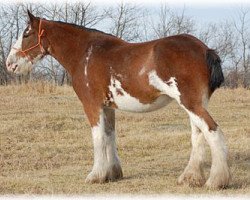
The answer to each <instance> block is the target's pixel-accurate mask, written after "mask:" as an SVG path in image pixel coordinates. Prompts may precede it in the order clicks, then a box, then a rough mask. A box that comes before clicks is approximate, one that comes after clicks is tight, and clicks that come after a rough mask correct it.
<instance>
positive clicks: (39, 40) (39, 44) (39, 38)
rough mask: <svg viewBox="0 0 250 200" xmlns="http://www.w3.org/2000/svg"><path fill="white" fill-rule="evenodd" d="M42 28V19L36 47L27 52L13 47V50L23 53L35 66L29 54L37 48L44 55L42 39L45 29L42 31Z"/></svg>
mask: <svg viewBox="0 0 250 200" xmlns="http://www.w3.org/2000/svg"><path fill="white" fill-rule="evenodd" d="M41 26H42V19H40V21H39V29H38V35H37V38H38V42H37V44H36V45H34V46H32V47H30V48H28V49H25V50H22V48H20V49H17V48H15V47H12V48H13V49H15V50H17V51H18V52H21V53H22V54H23V55H24V56H25V57H27V58H28V59H29V60H30V62H31V63H32V64H33V62H32V60H31V59H30V57H29V56H28V54H27V52H29V51H30V50H32V49H34V48H36V47H39V48H40V51H41V52H42V54H43V53H44V48H43V46H42V44H41V37H42V36H43V33H44V29H41Z"/></svg>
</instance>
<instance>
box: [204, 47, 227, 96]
mask: <svg viewBox="0 0 250 200" xmlns="http://www.w3.org/2000/svg"><path fill="white" fill-rule="evenodd" d="M206 56H207V66H208V69H209V71H210V79H209V88H210V91H211V93H213V92H214V90H215V89H216V88H219V87H220V85H221V84H222V83H223V81H224V76H223V72H222V68H221V59H220V57H219V56H218V55H217V54H216V52H215V51H214V50H212V49H208V50H207V55H206Z"/></svg>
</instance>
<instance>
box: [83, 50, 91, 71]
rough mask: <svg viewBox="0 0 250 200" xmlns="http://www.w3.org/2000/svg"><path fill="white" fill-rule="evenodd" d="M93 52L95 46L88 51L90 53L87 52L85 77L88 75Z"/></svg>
mask: <svg viewBox="0 0 250 200" xmlns="http://www.w3.org/2000/svg"><path fill="white" fill-rule="evenodd" d="M92 50H93V46H91V47H90V48H89V49H88V52H87V56H86V63H85V69H84V74H85V76H87V75H88V65H89V59H90V56H91V54H92Z"/></svg>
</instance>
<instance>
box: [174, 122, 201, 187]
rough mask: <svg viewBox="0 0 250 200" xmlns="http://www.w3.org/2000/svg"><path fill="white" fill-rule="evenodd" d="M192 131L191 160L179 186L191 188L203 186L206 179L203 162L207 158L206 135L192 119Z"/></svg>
mask: <svg viewBox="0 0 250 200" xmlns="http://www.w3.org/2000/svg"><path fill="white" fill-rule="evenodd" d="M190 123H191V129H192V136H191V140H192V151H191V156H190V160H189V162H188V165H187V167H186V168H185V170H184V172H183V173H182V174H181V176H180V177H179V178H178V184H188V185H189V186H194V187H196V186H203V185H204V184H205V178H204V173H203V162H204V158H205V148H204V145H205V144H204V135H203V133H202V132H201V131H200V129H199V128H198V127H197V126H196V125H195V124H194V123H193V121H192V120H191V119H190Z"/></svg>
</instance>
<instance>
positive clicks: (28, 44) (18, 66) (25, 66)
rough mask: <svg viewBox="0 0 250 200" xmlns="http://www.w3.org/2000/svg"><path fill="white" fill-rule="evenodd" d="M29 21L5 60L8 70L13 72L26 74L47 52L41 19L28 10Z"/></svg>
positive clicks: (46, 42)
mask: <svg viewBox="0 0 250 200" xmlns="http://www.w3.org/2000/svg"><path fill="white" fill-rule="evenodd" d="M28 16H29V23H28V26H27V27H26V29H25V30H24V31H23V33H22V34H21V35H20V36H19V38H18V40H17V41H16V43H15V44H14V46H13V47H12V49H11V51H10V53H9V55H8V57H7V60H6V67H7V69H8V71H10V72H13V73H15V74H27V73H28V72H29V71H31V69H32V65H33V64H35V63H36V62H37V61H38V60H40V59H41V58H42V57H43V56H44V55H45V54H46V52H47V47H48V41H47V40H46V37H45V32H44V29H43V27H44V26H43V25H44V24H43V20H42V19H40V18H38V17H35V16H33V15H32V14H31V13H30V12H29V11H28Z"/></svg>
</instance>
